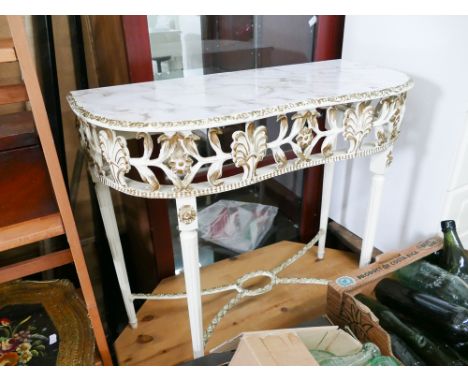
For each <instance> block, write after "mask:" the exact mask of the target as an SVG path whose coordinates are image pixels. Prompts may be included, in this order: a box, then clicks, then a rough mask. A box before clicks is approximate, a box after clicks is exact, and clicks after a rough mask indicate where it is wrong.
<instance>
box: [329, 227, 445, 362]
mask: <svg viewBox="0 0 468 382" xmlns="http://www.w3.org/2000/svg"><path fill="white" fill-rule="evenodd" d="M442 247H443V241H442V239H441V238H440V237H438V236H434V237H432V238H429V239H427V240H424V241H421V242H419V243H417V244H415V245H413V246H411V247H409V248H406V249H404V250H402V251H399V252H393V253H384V254H382V255H380V256H378V257H377V258H376V262H375V263H372V264H370V265H369V266H367V267H364V268H360V269H356V271H354V272H352V273H349V274H348V275H344V276H341V277H339V278H338V279H336V280H335V281H333V282H331V283H330V284H329V285H328V290H327V316H328V318H329V319H330V320H331V322H333V324H335V325H339V326H340V327H349V328H350V330H351V331H352V332H353V333H354V334H355V335H356V337H357V338H358V339H359V340H360V341H361V342H362V343H364V342H373V343H375V344H376V345H377V346H378V347H379V348H380V351H381V352H382V354H384V355H393V354H392V348H391V342H390V337H389V335H388V333H387V332H386V331H385V330H384V329H383V328H382V327H381V326H380V325H379V320H378V318H377V317H376V316H375V315H374V314H373V313H372V312H371V311H370V309H369V308H368V307H367V306H365V305H364V304H362V303H360V302H359V301H358V300H356V299H355V298H354V297H353V296H355V295H357V294H359V293H364V294H368V295H372V294H373V290H374V288H375V286H376V284H377V283H378V282H379V281H380V280H382V279H383V278H385V277H389V276H390V275H391V274H392V273H393V272H395V271H396V270H398V269H400V268H403V267H404V266H406V265H408V264H411V263H413V262H415V261H417V260H420V259H422V258H424V257H426V256H428V255H430V254H431V253H433V252H435V251H437V250H439V249H441V248H442Z"/></svg>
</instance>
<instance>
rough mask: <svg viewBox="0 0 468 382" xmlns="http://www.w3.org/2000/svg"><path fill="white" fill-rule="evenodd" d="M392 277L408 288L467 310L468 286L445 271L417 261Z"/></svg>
mask: <svg viewBox="0 0 468 382" xmlns="http://www.w3.org/2000/svg"><path fill="white" fill-rule="evenodd" d="M393 277H394V278H395V279H397V280H398V281H400V282H401V283H402V284H403V285H405V286H407V287H408V288H413V289H416V290H418V291H420V292H426V293H429V294H432V295H434V296H437V297H439V298H440V299H442V300H445V301H447V302H449V303H451V304H455V305H460V306H463V307H465V308H467V309H468V284H467V283H466V282H464V281H463V280H462V279H461V278H460V277H458V276H455V275H453V274H451V273H450V272H447V271H446V270H445V269H442V268H439V267H437V266H435V265H432V264H430V263H428V262H426V261H418V262H415V263H412V264H410V265H407V266H406V267H403V268H401V269H399V270H398V271H396V272H395V273H394V274H393Z"/></svg>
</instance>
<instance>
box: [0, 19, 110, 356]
mask: <svg viewBox="0 0 468 382" xmlns="http://www.w3.org/2000/svg"><path fill="white" fill-rule="evenodd" d="M7 20H8V25H9V27H10V32H11V36H12V38H13V42H14V44H15V49H16V54H17V56H18V61H19V64H20V68H21V73H22V76H23V80H24V83H25V85H26V87H27V89H28V94H29V98H30V104H31V110H32V112H33V116H34V123H35V125H36V129H37V132H38V135H39V139H40V141H41V145H42V149H43V151H44V156H45V160H46V163H47V168H48V170H49V175H50V180H51V183H52V187H53V190H54V194H55V198H56V200H57V205H58V208H59V211H60V215H61V217H62V221H63V225H64V227H65V234H66V236H67V240H68V244H69V245H70V250H71V253H72V256H73V261H74V263H75V268H76V272H77V275H78V280H79V282H80V286H81V289H82V291H83V296H84V299H85V302H86V308H87V309H88V314H89V318H90V320H91V324H92V326H93V331H94V334H95V338H96V344H97V347H98V349H99V352H100V354H101V358H102V360H103V363H104V365H112V357H111V355H110V351H109V347H108V345H107V339H106V334H105V332H104V328H103V326H102V322H101V318H100V316H99V311H98V309H97V304H96V299H95V297H94V292H93V287H92V284H91V279H90V277H89V273H88V269H87V267H86V262H85V259H84V255H83V249H82V248H81V242H80V237H79V235H78V230H77V228H76V224H75V219H74V217H73V213H72V210H71V206H70V200H69V198H68V194H67V189H66V187H65V181H64V179H63V175H62V170H61V168H60V163H59V160H58V156H57V151H56V150H55V145H54V140H53V137H52V131H51V129H50V124H49V118H48V116H47V111H46V108H45V104H44V99H43V98H42V93H41V88H40V85H39V79H38V78H37V73H36V67H35V63H34V61H33V59H32V56H31V52H30V50H29V46H28V37H27V35H26V29H25V26H24V17H22V16H8V17H7Z"/></svg>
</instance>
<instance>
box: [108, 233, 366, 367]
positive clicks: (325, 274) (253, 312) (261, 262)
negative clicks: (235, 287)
mask: <svg viewBox="0 0 468 382" xmlns="http://www.w3.org/2000/svg"><path fill="white" fill-rule="evenodd" d="M301 247H302V244H300V243H293V242H288V241H282V242H279V243H276V244H273V245H269V246H267V247H263V248H260V249H257V250H255V251H252V252H249V253H245V254H242V255H240V256H238V257H235V258H233V259H227V260H223V261H219V262H217V263H214V264H212V265H209V266H206V267H203V268H202V269H201V279H202V288H209V287H213V286H217V285H222V284H228V283H232V282H233V281H235V280H236V279H237V278H238V277H239V276H241V275H243V274H244V273H247V272H252V271H254V270H262V269H263V270H269V269H271V268H274V267H275V266H277V265H279V264H280V263H281V262H282V261H284V260H285V259H287V258H288V257H290V256H291V255H292V254H294V253H295V252H296V251H298V250H299V249H300V248H301ZM315 251H316V248H315V247H314V248H313V249H312V250H311V251H310V252H309V253H307V254H306V255H305V256H304V257H302V258H301V259H300V260H298V261H297V262H296V263H294V264H292V265H291V266H289V267H288V268H287V269H286V270H284V271H283V272H282V273H280V274H279V276H280V277H320V278H325V279H329V280H332V279H336V278H337V277H338V276H339V275H343V274H345V273H346V272H347V271H348V270H351V269H355V268H356V267H357V266H358V260H357V258H356V257H355V256H353V255H352V254H350V253H348V252H345V251H339V250H334V249H327V252H326V256H325V259H324V260H321V261H317V260H316V257H315ZM261 282H262V280H252V282H251V285H248V286H249V288H252V287H254V288H255V287H258V286H260V285H261ZM263 282H264V280H263ZM183 290H185V288H184V280H183V276H181V275H179V276H174V277H170V278H167V279H165V280H163V281H162V282H161V283H160V284H159V285H158V287H157V288H156V289H155V291H154V293H171V292H180V291H183ZM234 295H235V292H224V293H219V294H215V295H211V296H205V297H203V314H204V325H205V326H204V327H205V328H206V326H207V325H208V323H209V322H210V321H211V319H212V318H213V317H214V316H215V314H216V313H217V312H218V311H219V309H220V308H221V307H222V306H223V305H224V304H226V303H227V302H228V301H229V300H230V299H231V298H232V297H233V296H234ZM325 306H326V286H320V285H278V286H275V287H274V288H273V290H272V291H271V292H269V293H266V294H264V295H261V296H257V297H246V298H245V299H244V300H243V301H242V302H241V303H240V304H239V305H237V306H236V307H235V308H233V310H231V311H230V312H229V313H228V314H227V315H226V316H225V317H224V318H223V319H222V320H221V322H220V324H219V325H218V327H217V328H216V329H215V331H214V333H213V336H212V337H211V338H210V340H209V342H208V344H207V347H206V352H208V351H209V350H210V349H212V348H213V347H215V346H217V345H219V344H220V343H222V342H224V341H226V340H228V339H229V338H231V337H233V336H235V335H237V334H239V333H241V332H243V331H250V330H266V329H276V328H284V327H292V326H294V325H297V324H299V323H301V322H303V321H307V320H310V319H313V318H315V317H317V316H320V315H322V314H324V313H325ZM138 319H139V325H138V328H137V329H132V328H130V327H129V326H127V327H126V328H125V329H124V331H123V332H122V333H121V334H120V336H119V338H118V339H117V340H116V342H115V344H114V345H115V349H116V353H117V358H118V361H119V364H120V365H177V364H180V363H182V362H184V361H188V360H190V359H192V347H191V340H190V330H189V323H188V311H187V304H186V301H185V299H180V300H172V301H171V300H166V301H146V302H145V303H144V304H143V305H142V307H141V308H140V309H139V311H138Z"/></svg>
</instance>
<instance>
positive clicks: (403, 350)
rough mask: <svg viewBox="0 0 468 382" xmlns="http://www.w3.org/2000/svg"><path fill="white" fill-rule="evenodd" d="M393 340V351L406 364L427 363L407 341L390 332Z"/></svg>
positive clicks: (419, 364) (422, 364)
mask: <svg viewBox="0 0 468 382" xmlns="http://www.w3.org/2000/svg"><path fill="white" fill-rule="evenodd" d="M388 334H389V335H390V338H391V340H392V352H393V354H394V355H395V357H397V358H398V359H399V360H400V361H401V363H402V364H403V365H405V366H424V365H425V364H426V363H425V362H424V361H423V360H422V359H421V357H419V356H418V355H417V354H416V353H415V352H414V351H413V349H411V347H409V346H408V345H407V344H406V342H405V341H403V340H402V339H401V338H400V337H398V336H397V335H396V334H394V333H392V332H390V331H389V332H388Z"/></svg>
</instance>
